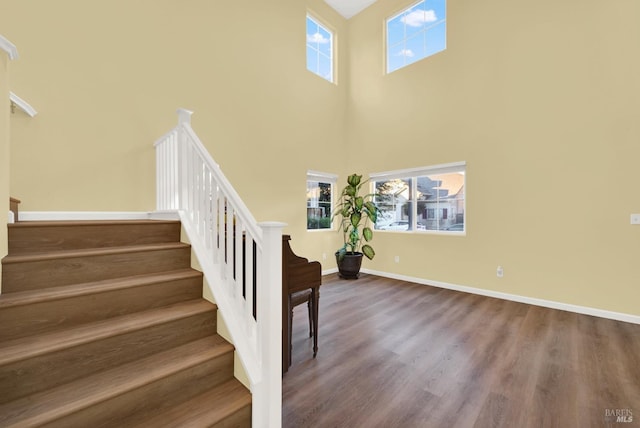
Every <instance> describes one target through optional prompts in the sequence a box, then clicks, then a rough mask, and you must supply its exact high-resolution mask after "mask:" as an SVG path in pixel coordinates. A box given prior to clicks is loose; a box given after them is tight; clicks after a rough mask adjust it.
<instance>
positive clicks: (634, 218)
mask: <svg viewBox="0 0 640 428" xmlns="http://www.w3.org/2000/svg"><path fill="white" fill-rule="evenodd" d="M631 224H640V214H631Z"/></svg>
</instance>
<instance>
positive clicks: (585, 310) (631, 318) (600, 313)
mask: <svg viewBox="0 0 640 428" xmlns="http://www.w3.org/2000/svg"><path fill="white" fill-rule="evenodd" d="M361 272H364V273H368V274H371V275H377V276H382V277H385V278H392V279H398V280H401V281H408V282H414V283H416V284H422V285H428V286H431V287H438V288H446V289H448V290H454V291H461V292H463V293H471V294H477V295H480V296H487V297H495V298H497V299H502V300H510V301H512V302H518V303H526V304H528V305H534V306H541V307H544V308H550V309H558V310H561V311H567V312H574V313H577V314H583V315H591V316H594V317H599V318H607V319H612V320H616V321H624V322H628V323H631V324H640V315H633V314H625V313H621V312H613V311H607V310H604V309H597V308H590V307H587V306H578V305H572V304H569V303H562V302H554V301H551V300H544V299H537V298H535V297H527V296H519V295H517V294H509V293H503V292H500V291H492V290H485V289H482V288H475V287H469V286H466V285H457V284H449V283H446V282H441V281H432V280H428V279H424V278H416V277H411V276H405V275H398V274H394V273H388V272H380V271H375V270H371V269H362V270H361Z"/></svg>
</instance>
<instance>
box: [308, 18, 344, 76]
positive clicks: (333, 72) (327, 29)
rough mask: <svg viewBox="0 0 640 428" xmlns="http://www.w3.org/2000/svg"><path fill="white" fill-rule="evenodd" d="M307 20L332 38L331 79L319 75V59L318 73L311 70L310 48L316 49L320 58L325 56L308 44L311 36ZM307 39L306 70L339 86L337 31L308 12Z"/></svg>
mask: <svg viewBox="0 0 640 428" xmlns="http://www.w3.org/2000/svg"><path fill="white" fill-rule="evenodd" d="M307 20H311V21H313V23H314V24H316V25H317V26H318V28H320V29H322V30H324V31H325V32H327V33H329V35H330V36H331V38H330V40H329V44H330V47H329V53H330V56H329V61H330V64H329V70H330V72H331V76H330V78H327V77H326V76H323V75H322V74H320V73H319V72H320V66H319V59H318V62H317V64H318V69H317V71H314V70H312V69H310V68H309V49H310V48H311V49H314V50H315V51H316V52H317V54H318V56H320V55H324V54H323V53H322V52H321V51H320V49H318V48H314V47H313V46H310V45H309V42H308V37H309V34H308V28H307V25H308V22H307ZM305 39H306V40H305V47H306V49H305V55H306V68H307V71H309V72H311V73H313V74H315V75H316V76H319V77H321V78H323V79H324V80H326V81H327V82H330V83H333V84H337V83H338V79H337V73H336V52H337V43H336V41H337V35H336V31H335V29H334V28H333V27H331V26H330V25H328V24H327V23H326V21H324V20H323V19H320V18H318V15H316V14H315V13H313V12H311V11H309V10H307V14H306V19H305Z"/></svg>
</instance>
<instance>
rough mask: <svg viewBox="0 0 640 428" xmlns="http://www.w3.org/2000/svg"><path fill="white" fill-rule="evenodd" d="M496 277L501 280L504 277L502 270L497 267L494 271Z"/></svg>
mask: <svg viewBox="0 0 640 428" xmlns="http://www.w3.org/2000/svg"><path fill="white" fill-rule="evenodd" d="M496 276H497V277H498V278H502V277H503V276H504V269H502V266H498V268H497V269H496Z"/></svg>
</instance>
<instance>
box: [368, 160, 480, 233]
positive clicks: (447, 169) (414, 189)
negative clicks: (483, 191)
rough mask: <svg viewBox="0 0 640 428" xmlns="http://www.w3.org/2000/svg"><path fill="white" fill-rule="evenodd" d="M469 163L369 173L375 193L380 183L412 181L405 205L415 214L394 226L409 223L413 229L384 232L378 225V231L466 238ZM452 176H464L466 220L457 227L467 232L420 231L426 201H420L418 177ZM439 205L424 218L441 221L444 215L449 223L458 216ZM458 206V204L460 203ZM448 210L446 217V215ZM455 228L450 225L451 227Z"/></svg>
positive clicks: (399, 219)
mask: <svg viewBox="0 0 640 428" xmlns="http://www.w3.org/2000/svg"><path fill="white" fill-rule="evenodd" d="M466 166H467V164H466V162H464V161H462V162H453V163H447V164H439V165H432V166H425V167H420V168H410V169H403V170H395V171H384V172H377V173H371V174H369V179H370V182H371V183H370V186H371V192H372V193H376V183H378V182H385V181H391V180H403V181H408V189H407V190H408V192H409V195H410V197H409V199H407V201H406V203H405V206H407V209H410V210H411V212H410V213H408V215H407V216H408V217H409V218H408V220H405V219H402V218H394V219H392V220H391V223H390V224H393V223H399V222H401V221H408V222H409V228H408V229H407V230H394V229H388V230H385V229H381V228H379V227H378V224H376V225H374V228H375V231H376V232H383V233H420V234H439V235H459V236H466V234H467V230H468V229H467V168H466ZM452 173H461V174H462V175H463V182H462V187H461V188H462V189H464V197H463V199H462V201H461V202H462V219H463V221H462V222H461V223H458V222H457V221H456V223H454V224H462V225H463V230H445V229H420V228H418V224H419V222H418V217H420V218H422V213H420V211H419V210H418V207H419V205H421V204H420V202H424V200H419V199H418V198H417V195H418V193H419V192H418V178H419V177H425V176H433V175H443V174H452ZM435 201H436V205H435V206H432V207H425V208H424V210H425V212H424V216H425V219H426V220H433V221H437V222H439V221H440V220H441V219H442V218H443V216H446V217H447V219H446V220H453V219H454V217H456V215H455V212H453V210H449V209H448V208H449V207H448V206H444V207H443V206H440V199H439V198H438V199H436V200H435ZM456 203H457V202H456ZM443 210H446V214H444V212H445V211H443ZM451 226H452V225H450V226H448V227H451Z"/></svg>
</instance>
